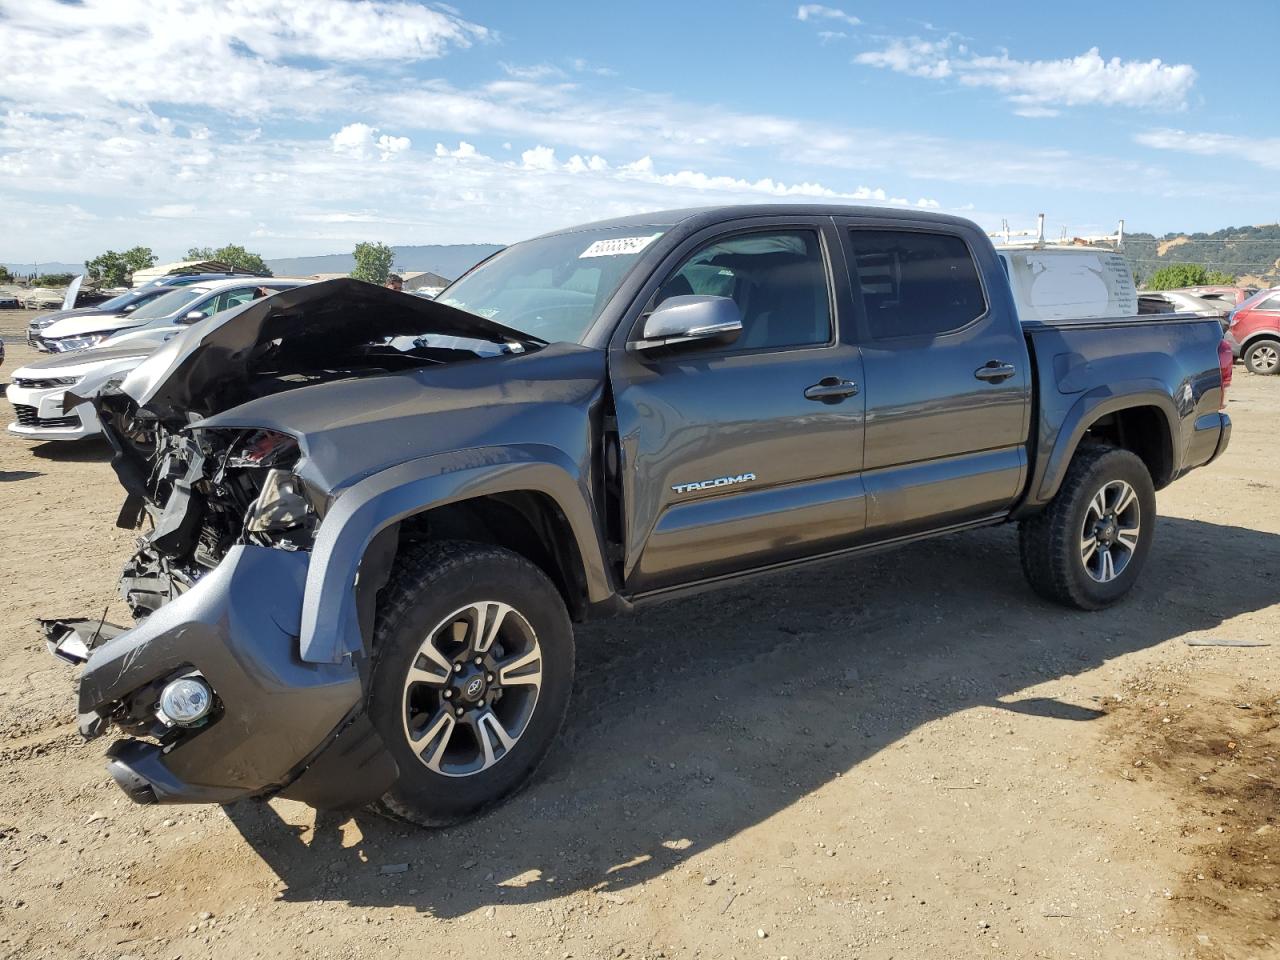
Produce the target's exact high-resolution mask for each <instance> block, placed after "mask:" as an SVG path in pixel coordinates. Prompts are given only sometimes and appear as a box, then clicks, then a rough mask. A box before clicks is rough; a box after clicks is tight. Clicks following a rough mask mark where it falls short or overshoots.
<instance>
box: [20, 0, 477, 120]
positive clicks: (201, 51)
mask: <svg viewBox="0 0 1280 960" xmlns="http://www.w3.org/2000/svg"><path fill="white" fill-rule="evenodd" d="M491 38H492V33H491V32H490V31H489V30H488V29H487V28H485V27H483V26H480V25H478V24H474V23H471V22H469V21H467V20H464V19H462V18H461V17H459V16H457V15H456V14H453V13H447V12H442V11H439V10H433V9H430V8H428V7H425V6H422V5H419V4H416V3H407V2H400V0H362V2H351V0H233V2H230V3H208V2H206V0H160V2H156V3H145V4H144V3H124V2H119V0H79V2H76V3H64V2H60V0H22V2H21V3H12V2H6V3H5V4H4V5H3V14H2V15H0V41H2V43H0V46H2V47H3V49H4V51H5V55H4V57H3V59H2V60H0V97H3V98H6V99H9V100H11V101H13V102H15V103H21V104H23V105H24V107H26V108H27V109H31V110H41V111H50V110H66V111H69V112H77V111H79V110H82V109H84V107H85V106H86V105H87V104H98V103H100V104H105V105H131V106H135V107H137V106H144V105H148V104H152V103H171V104H180V105H188V106H211V107H214V108H215V109H217V110H218V111H219V112H220V113H233V114H241V115H264V114H270V113H275V112H281V111H284V110H289V111H290V112H294V113H297V112H302V113H306V114H314V113H317V112H319V111H320V110H322V109H324V108H325V107H333V106H336V105H338V104H341V103H342V102H344V101H347V100H349V98H350V97H351V95H352V93H353V92H354V91H355V90H356V89H358V88H360V87H361V85H362V84H361V83H360V81H359V79H358V77H357V76H355V75H353V74H351V73H348V72H346V70H345V67H346V66H347V65H353V66H354V65H361V66H363V65H367V64H368V63H371V62H372V63H386V62H388V61H399V62H413V61H420V60H430V59H435V58H438V57H441V56H443V55H444V54H445V53H446V52H447V51H448V50H449V49H451V48H465V47H469V46H471V45H472V44H474V43H476V42H480V41H484V40H488V39H491ZM316 64H318V65H316Z"/></svg>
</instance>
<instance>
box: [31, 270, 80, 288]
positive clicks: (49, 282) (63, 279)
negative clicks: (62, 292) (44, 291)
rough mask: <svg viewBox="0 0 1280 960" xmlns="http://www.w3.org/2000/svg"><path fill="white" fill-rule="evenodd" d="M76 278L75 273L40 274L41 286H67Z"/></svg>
mask: <svg viewBox="0 0 1280 960" xmlns="http://www.w3.org/2000/svg"><path fill="white" fill-rule="evenodd" d="M75 278H76V275H75V274H74V273H42V274H40V286H42V287H65V286H66V285H67V284H69V283H70V282H71V281H72V280H74V279H75Z"/></svg>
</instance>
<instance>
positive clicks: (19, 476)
mask: <svg viewBox="0 0 1280 960" xmlns="http://www.w3.org/2000/svg"><path fill="white" fill-rule="evenodd" d="M43 476H44V474H43V473H41V472H40V471H38V470H0V483H12V482H13V481H15V480H31V479H33V478H35V477H43Z"/></svg>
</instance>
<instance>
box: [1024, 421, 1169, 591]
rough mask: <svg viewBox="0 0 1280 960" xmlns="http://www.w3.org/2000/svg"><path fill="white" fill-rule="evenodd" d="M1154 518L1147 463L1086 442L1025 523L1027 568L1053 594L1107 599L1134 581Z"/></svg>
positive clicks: (1033, 582)
mask: <svg viewBox="0 0 1280 960" xmlns="http://www.w3.org/2000/svg"><path fill="white" fill-rule="evenodd" d="M1155 520H1156V495H1155V488H1154V486H1153V484H1152V482H1151V474H1150V473H1148V471H1147V467H1146V464H1144V463H1143V462H1142V461H1141V460H1140V459H1139V458H1138V457H1137V456H1135V455H1134V454H1133V453H1130V452H1129V451H1128V450H1121V449H1118V448H1116V447H1104V446H1086V447H1081V449H1080V450H1079V451H1078V452H1077V453H1076V457H1075V459H1074V460H1073V461H1072V462H1071V466H1070V467H1069V468H1068V469H1067V476H1066V478H1065V479H1064V480H1063V482H1062V487H1061V489H1059V491H1058V493H1057V495H1056V496H1055V497H1054V498H1053V500H1052V501H1050V503H1049V505H1048V506H1047V507H1046V508H1045V509H1044V510H1043V511H1042V512H1041V513H1039V514H1037V515H1036V516H1034V517H1032V518H1030V519H1029V520H1024V521H1023V522H1022V524H1021V527H1020V529H1019V538H1018V540H1019V548H1020V553H1021V555H1022V570H1023V573H1024V574H1025V575H1026V578H1027V582H1028V583H1030V584H1031V587H1032V589H1034V590H1035V591H1036V593H1038V594H1040V595H1041V596H1042V597H1044V598H1046V599H1048V600H1053V601H1055V602H1057V603H1061V604H1064V605H1066V606H1072V607H1078V608H1079V609H1081V610H1098V609H1100V608H1102V607H1105V606H1109V605H1110V604H1112V603H1115V602H1116V601H1117V600H1119V599H1120V598H1121V597H1123V596H1124V595H1125V594H1126V593H1128V592H1129V590H1130V589H1132V588H1133V585H1134V583H1135V582H1136V581H1137V579H1138V574H1139V573H1140V572H1141V570H1142V566H1143V564H1144V563H1145V562H1146V558H1147V553H1148V552H1149V551H1150V549H1151V538H1152V535H1153V534H1154V532H1155Z"/></svg>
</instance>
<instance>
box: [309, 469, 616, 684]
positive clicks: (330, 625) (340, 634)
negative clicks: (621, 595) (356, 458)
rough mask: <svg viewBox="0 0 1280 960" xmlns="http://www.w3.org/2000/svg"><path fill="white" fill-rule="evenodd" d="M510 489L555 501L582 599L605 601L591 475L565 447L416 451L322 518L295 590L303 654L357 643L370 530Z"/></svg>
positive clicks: (314, 655) (351, 491)
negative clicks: (571, 546) (572, 545)
mask: <svg viewBox="0 0 1280 960" xmlns="http://www.w3.org/2000/svg"><path fill="white" fill-rule="evenodd" d="M515 491H534V492H537V493H543V494H546V495H547V496H549V497H551V499H552V500H554V501H555V503H556V504H557V505H558V506H559V508H560V510H561V511H562V512H563V513H564V516H565V518H566V519H567V520H568V522H569V526H570V529H571V532H572V535H573V537H574V539H575V540H576V541H577V545H578V552H579V554H580V556H581V557H582V563H583V568H584V569H583V575H584V579H585V582H586V585H587V594H588V599H589V600H591V601H593V602H595V601H599V600H604V599H606V598H607V597H608V596H609V595H610V594H611V593H612V592H613V591H612V587H611V586H610V583H609V578H608V574H607V571H606V567H605V563H604V550H603V547H602V545H601V543H600V540H599V536H598V533H597V531H598V530H599V529H600V525H599V523H598V522H597V518H596V516H595V507H594V505H593V503H592V500H591V496H590V487H589V480H588V478H587V476H585V475H584V473H583V472H582V471H581V470H580V469H579V467H578V465H577V464H576V463H575V462H574V461H573V460H572V459H571V458H570V457H569V456H568V455H567V454H565V453H564V451H562V450H559V449H557V448H555V447H550V446H546V445H542V444H516V445H511V446H501V447H473V448H470V449H467V450H459V451H454V452H451V453H446V454H439V455H436V456H430V457H422V458H419V459H415V460H409V461H406V462H404V463H401V464H397V465H396V466H394V467H389V468H387V469H386V470H381V471H379V472H378V473H375V474H372V475H370V476H368V477H365V478H364V479H362V480H360V481H359V482H357V483H355V484H353V485H352V486H350V487H348V488H346V489H345V490H343V491H342V492H341V494H340V495H339V496H338V497H337V498H336V499H335V500H334V502H333V505H332V506H331V507H330V509H329V511H328V513H327V514H326V515H325V517H324V519H323V521H322V522H321V523H320V528H319V530H318V531H317V534H316V539H315V544H314V545H313V547H312V550H311V563H310V565H309V567H308V569H307V580H306V586H305V588H304V592H303V602H302V619H301V631H300V636H299V653H300V656H301V657H302V659H303V660H304V661H307V662H310V663H338V662H341V661H342V660H343V659H344V658H345V657H346V656H347V655H349V654H354V653H357V652H359V651H360V650H362V649H363V647H364V638H363V636H362V634H361V631H360V625H359V616H358V612H357V604H356V583H357V579H358V577H359V574H360V564H361V561H362V560H363V558H364V556H365V551H366V550H367V549H368V547H369V544H370V543H371V542H372V541H373V538H374V537H375V536H377V535H378V533H380V532H381V531H383V530H385V529H386V528H388V527H389V526H391V525H392V524H394V523H397V522H399V521H400V520H402V519H404V518H405V517H408V516H411V515H413V514H415V513H421V512H422V511H424V510H429V509H431V508H433V507H438V506H443V505H444V504H447V503H454V502H457V501H459V500H470V499H473V498H475V497H483V496H487V495H490V494H495V493H511V492H515Z"/></svg>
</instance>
